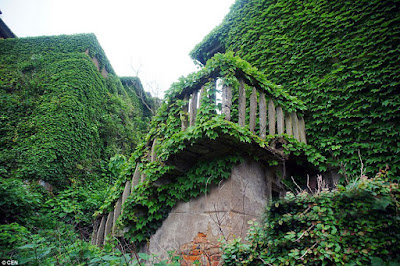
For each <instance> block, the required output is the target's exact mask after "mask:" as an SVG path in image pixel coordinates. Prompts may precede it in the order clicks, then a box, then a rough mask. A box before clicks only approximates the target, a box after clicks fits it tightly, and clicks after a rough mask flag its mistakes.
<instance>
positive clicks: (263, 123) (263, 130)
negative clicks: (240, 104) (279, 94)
mask: <svg viewBox="0 0 400 266" xmlns="http://www.w3.org/2000/svg"><path fill="white" fill-rule="evenodd" d="M259 105H260V108H259V109H260V138H262V139H265V137H266V135H267V102H266V100H265V93H264V92H260V102H259Z"/></svg>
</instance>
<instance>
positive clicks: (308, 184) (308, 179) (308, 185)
mask: <svg viewBox="0 0 400 266" xmlns="http://www.w3.org/2000/svg"><path fill="white" fill-rule="evenodd" d="M307 187H308V189H309V190H310V193H312V189H311V187H310V176H309V175H308V174H307Z"/></svg>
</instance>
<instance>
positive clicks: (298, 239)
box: [295, 224, 314, 242]
mask: <svg viewBox="0 0 400 266" xmlns="http://www.w3.org/2000/svg"><path fill="white" fill-rule="evenodd" d="M313 227H314V224H312V225H311V226H310V227H309V228H308V229H307V230H305V231H304V232H303V233H302V234H301V235H300V236H299V238H297V239H296V240H295V242H298V241H300V239H301V238H302V237H303V236H304V234H305V233H306V232H309V231H310V230H311V229H312V228H313Z"/></svg>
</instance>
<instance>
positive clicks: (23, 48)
mask: <svg viewBox="0 0 400 266" xmlns="http://www.w3.org/2000/svg"><path fill="white" fill-rule="evenodd" d="M87 53H88V54H87ZM0 55H1V56H0V114H1V115H0V175H1V176H2V177H20V178H23V179H34V180H37V179H42V180H44V181H48V182H50V183H51V184H53V185H57V186H65V185H66V184H68V183H69V182H71V181H73V180H74V179H76V178H78V179H79V178H88V177H91V176H94V175H95V171H96V169H99V164H100V161H101V160H106V159H108V158H109V157H110V156H113V155H114V154H115V153H128V152H131V151H132V149H133V148H134V147H135V146H136V144H137V142H138V139H140V136H141V134H142V132H144V131H145V130H146V128H147V126H146V123H144V122H142V123H139V121H141V120H142V118H143V108H142V104H141V103H140V102H139V101H138V100H137V96H136V95H135V92H134V91H129V92H127V90H126V89H125V88H124V87H123V86H122V84H121V82H120V79H119V78H118V77H117V76H116V75H115V72H114V70H113V69H112V67H111V65H110V63H109V62H108V60H107V58H106V56H105V54H104V51H103V50H102V48H101V47H100V45H99V43H98V41H97V39H96V37H95V36H94V35H92V34H84V35H71V36H52V37H34V38H23V39H7V40H0ZM91 58H96V59H97V61H98V62H99V68H100V70H102V69H105V70H106V71H107V72H108V76H107V78H104V77H103V76H102V75H101V73H100V72H99V71H98V69H97V68H96V66H95V64H94V63H93V61H92V59H91ZM146 116H147V115H146Z"/></svg>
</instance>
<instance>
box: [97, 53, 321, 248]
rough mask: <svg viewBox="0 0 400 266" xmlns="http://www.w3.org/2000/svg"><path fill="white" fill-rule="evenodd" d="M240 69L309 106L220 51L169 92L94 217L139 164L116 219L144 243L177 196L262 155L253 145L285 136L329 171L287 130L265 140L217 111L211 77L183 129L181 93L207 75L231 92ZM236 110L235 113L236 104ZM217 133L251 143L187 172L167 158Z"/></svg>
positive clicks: (186, 196) (290, 104)
mask: <svg viewBox="0 0 400 266" xmlns="http://www.w3.org/2000/svg"><path fill="white" fill-rule="evenodd" d="M239 70H240V71H241V73H243V75H247V78H248V79H252V80H254V82H255V81H257V82H258V83H257V85H259V84H261V85H259V86H261V89H265V90H266V92H267V93H268V94H269V95H272V96H274V97H275V98H274V99H278V100H280V101H281V102H282V106H284V107H285V108H287V109H289V110H291V111H296V110H298V109H300V110H302V109H304V108H305V107H304V105H303V104H302V102H301V101H299V100H296V98H294V97H292V96H290V95H288V94H287V93H286V92H285V91H284V90H283V88H282V87H278V86H275V85H273V84H272V83H270V82H268V81H267V80H266V79H265V78H264V76H263V75H261V74H260V73H258V72H257V70H256V69H255V68H252V67H251V66H250V65H249V64H248V63H246V62H245V61H243V60H241V59H240V58H237V57H235V56H233V55H232V54H231V53H228V54H225V55H223V54H218V55H216V56H215V58H213V59H212V60H210V61H209V63H208V64H207V66H206V67H204V68H203V69H202V70H200V71H199V72H197V73H194V74H191V75H189V76H188V77H186V78H181V79H180V80H179V82H177V83H174V84H173V85H172V88H171V90H170V91H168V92H167V93H166V95H167V96H166V99H165V101H164V103H163V104H162V105H161V107H160V108H159V110H158V113H157V115H156V116H155V117H154V118H153V121H152V126H151V130H150V132H149V133H148V135H147V136H146V138H145V139H144V141H143V142H142V143H141V144H139V145H138V147H137V148H136V150H135V152H134V153H133V154H132V156H131V157H130V158H129V159H128V160H126V161H125V162H123V163H122V164H121V166H120V167H119V169H120V172H119V176H120V177H119V179H118V180H117V181H116V183H115V185H114V186H113V188H111V191H110V194H109V196H108V198H107V200H106V201H105V203H104V204H103V206H102V207H101V208H100V210H99V211H98V212H97V213H95V215H94V216H95V217H97V216H98V215H99V214H106V213H107V212H110V211H112V210H113V208H114V206H115V203H116V201H117V200H118V199H119V198H120V197H121V194H122V193H123V190H124V187H125V185H124V184H125V183H126V182H127V181H130V180H131V179H132V176H133V175H134V172H135V170H136V168H137V169H138V170H139V171H140V173H141V175H142V182H139V183H138V184H137V185H135V186H134V188H133V191H132V192H131V193H130V195H129V196H128V197H127V199H126V201H125V202H124V204H123V206H122V209H123V213H122V215H121V216H120V218H119V221H118V223H119V228H120V229H123V228H125V229H126V230H128V231H126V230H125V233H124V237H125V238H128V239H130V240H131V241H133V242H134V243H136V244H141V243H143V242H145V241H146V240H148V239H149V238H150V236H151V235H152V234H153V233H154V232H155V231H156V230H157V228H159V227H160V226H161V224H162V221H163V220H164V219H165V218H166V217H167V216H168V213H169V212H170V210H171V209H172V207H174V206H175V204H176V203H177V202H178V201H188V200H190V199H191V198H194V197H197V196H199V195H201V194H204V193H207V192H208V191H209V189H210V187H211V186H212V185H215V184H218V183H219V182H221V181H222V180H224V179H226V178H228V177H229V176H230V173H231V169H232V167H233V166H234V165H236V164H238V163H239V162H241V161H243V160H244V158H252V159H255V160H258V158H257V156H256V155H255V154H254V153H253V151H254V149H255V148H254V147H258V148H259V149H263V148H269V146H270V144H271V141H273V140H274V139H276V138H284V139H286V141H287V144H286V145H285V148H284V150H285V153H286V154H287V155H290V156H299V157H300V156H303V157H304V158H306V160H308V162H309V163H310V164H311V165H313V166H314V167H315V168H319V170H320V171H325V170H326V158H325V157H323V156H322V155H320V154H319V153H318V152H317V151H316V150H315V149H314V148H313V147H312V146H310V145H307V144H305V143H300V142H299V141H297V140H296V139H295V138H294V137H293V136H289V135H287V134H281V135H268V136H267V137H266V138H265V139H261V138H260V137H258V135H256V134H254V133H252V132H251V131H250V130H249V128H248V126H245V127H242V126H239V125H238V124H237V123H235V122H232V121H227V120H225V118H224V116H223V115H221V114H218V113H217V110H216V109H218V108H220V107H218V106H217V105H216V104H215V102H213V101H212V100H211V98H212V97H214V95H215V93H216V88H215V87H214V86H213V84H212V82H206V84H205V86H204V90H205V91H204V93H203V94H202V95H200V96H201V97H200V100H199V103H200V107H199V109H198V110H197V118H196V123H195V125H194V126H189V127H188V128H187V129H186V130H184V131H183V130H182V127H181V118H182V116H187V113H185V112H183V111H182V110H183V107H184V106H185V105H186V104H188V102H187V101H186V100H184V99H183V97H181V95H182V93H183V92H187V91H189V90H190V89H191V88H193V87H197V86H198V84H199V82H200V81H201V80H204V79H205V77H207V75H211V77H214V78H216V77H223V78H224V79H223V82H224V83H225V84H231V85H232V86H233V88H234V89H233V91H235V90H236V91H237V90H238V88H237V86H238V82H237V80H236V78H234V76H232V73H235V71H239ZM218 72H223V73H222V74H220V73H218ZM224 75H227V76H228V78H227V79H225V76H224ZM232 112H234V108H233V110H232ZM219 138H224V139H229V140H231V141H232V142H233V143H235V144H242V145H243V144H246V143H247V144H248V146H246V147H247V148H246V149H241V150H239V149H236V151H235V152H232V153H230V154H229V155H224V156H222V158H213V159H203V160H199V161H196V162H195V163H193V165H192V166H190V168H189V169H188V170H187V172H184V173H182V172H181V171H179V170H178V169H177V168H176V166H174V164H171V163H168V162H169V159H170V158H171V157H173V156H174V155H176V154H179V153H180V152H183V151H185V150H187V149H189V148H190V147H192V146H193V145H196V144H197V143H201V141H204V140H207V141H218V139H219ZM153 141H156V145H155V149H154V151H151V150H152V146H153ZM151 152H154V153H155V154H156V157H157V160H156V161H152V160H150V155H151ZM264 152H267V151H264ZM281 156H283V154H282V155H281ZM277 160H282V159H280V157H279V156H277V157H276V159H271V160H270V161H269V162H268V163H269V164H271V165H276V164H278V161H277Z"/></svg>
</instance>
